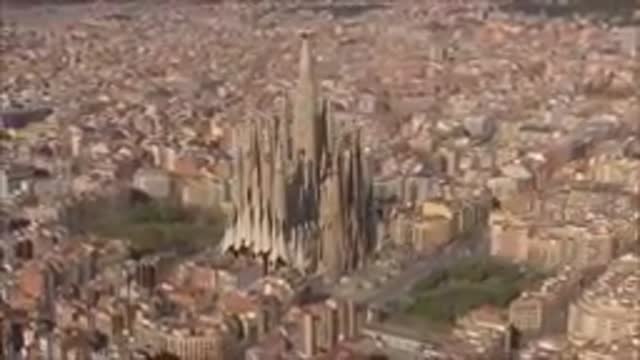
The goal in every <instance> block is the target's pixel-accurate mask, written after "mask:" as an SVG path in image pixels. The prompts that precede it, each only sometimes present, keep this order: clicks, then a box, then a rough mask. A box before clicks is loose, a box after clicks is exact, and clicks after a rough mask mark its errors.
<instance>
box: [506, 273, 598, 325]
mask: <svg viewBox="0 0 640 360" xmlns="http://www.w3.org/2000/svg"><path fill="white" fill-rule="evenodd" d="M598 273H599V269H593V270H591V271H586V272H580V271H575V270H574V269H572V268H571V267H565V268H564V269H562V270H561V271H560V272H559V273H558V274H557V275H555V276H553V277H550V278H547V279H545V280H544V281H543V282H542V284H540V286H539V287H538V288H536V289H532V290H529V291H525V292H523V293H522V294H521V295H520V296H519V297H518V298H517V299H516V300H514V301H513V302H512V303H511V304H510V306H509V321H510V323H511V324H512V325H513V327H514V328H515V329H517V330H518V331H519V332H520V333H521V334H522V335H523V336H525V337H529V336H534V337H535V336H539V335H552V334H562V333H564V332H565V331H566V328H567V309H568V306H569V304H570V302H571V301H572V300H573V299H575V298H576V297H577V296H578V294H579V293H580V291H581V289H582V286H583V285H584V284H588V283H589V282H591V281H592V279H593V278H594V277H595V276H596V275H597V274H598Z"/></svg>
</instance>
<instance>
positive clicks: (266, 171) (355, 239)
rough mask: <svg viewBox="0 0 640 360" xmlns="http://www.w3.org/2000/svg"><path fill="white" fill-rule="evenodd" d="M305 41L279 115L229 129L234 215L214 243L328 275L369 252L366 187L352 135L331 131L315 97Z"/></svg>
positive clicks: (323, 104)
mask: <svg viewBox="0 0 640 360" xmlns="http://www.w3.org/2000/svg"><path fill="white" fill-rule="evenodd" d="M309 42H310V39H309V36H308V35H303V38H302V50H301V54H300V69H299V71H300V73H299V79H298V84H297V88H296V89H295V91H294V93H293V94H292V96H291V97H290V100H288V101H285V104H284V107H283V110H282V111H281V112H280V114H278V116H274V117H271V118H269V119H268V120H266V121H257V122H252V123H251V125H249V126H248V127H247V128H242V129H241V130H239V131H237V132H236V134H235V137H234V138H235V141H236V147H237V149H236V151H237V152H236V157H235V159H234V161H235V163H234V178H233V182H232V184H233V203H234V215H233V218H232V219H231V223H230V226H229V227H228V228H227V230H226V233H225V235H224V238H223V241H222V246H223V249H224V250H226V251H249V252H250V253H252V254H254V255H256V256H260V257H263V259H264V260H265V261H267V263H268V264H270V265H272V266H275V265H276V264H285V265H287V266H292V267H294V268H296V269H297V270H299V271H301V272H304V273H309V272H322V273H324V274H325V275H329V276H330V277H334V278H335V277H339V276H340V275H341V274H344V273H348V272H350V271H353V270H355V269H356V268H358V267H359V266H361V265H362V263H363V262H364V261H365V259H366V257H367V255H368V254H369V253H370V251H372V249H373V243H374V241H375V230H374V229H375V221H374V216H375V215H374V213H373V212H372V209H373V206H372V202H373V197H372V184H371V182H370V181H369V177H368V174H367V167H366V166H365V161H364V158H363V153H362V145H361V141H360V136H359V134H358V133H352V134H349V135H346V134H338V133H337V132H338V131H337V129H336V126H335V125H336V123H335V122H334V121H333V119H332V117H331V111H330V106H329V103H328V102H327V101H320V100H319V98H318V96H317V95H318V87H317V84H316V80H315V78H314V64H313V57H312V54H311V49H310V44H309Z"/></svg>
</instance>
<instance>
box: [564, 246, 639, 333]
mask: <svg viewBox="0 0 640 360" xmlns="http://www.w3.org/2000/svg"><path fill="white" fill-rule="evenodd" d="M638 294H640V258H639V257H638V256H637V255H632V254H628V255H625V256H623V257H621V258H619V259H617V260H615V261H614V262H613V263H611V264H610V265H609V267H608V269H607V271H606V272H605V273H604V274H603V275H602V276H600V277H599V278H598V279H597V281H596V282H595V283H594V284H593V285H592V286H590V287H589V288H587V289H586V290H585V291H584V293H583V294H582V296H580V297H579V298H578V299H577V301H575V302H574V303H573V304H572V305H571V307H570V311H569V329H568V335H569V339H570V341H571V342H572V343H573V344H574V345H576V346H580V345H583V344H585V343H588V342H590V341H594V342H598V343H604V344H612V343H614V342H616V341H618V340H621V339H625V338H627V337H630V336H636V335H637V334H639V333H640V296H638Z"/></svg>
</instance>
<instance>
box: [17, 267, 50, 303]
mask: <svg viewBox="0 0 640 360" xmlns="http://www.w3.org/2000/svg"><path fill="white" fill-rule="evenodd" d="M43 285H44V278H43V276H42V272H41V269H40V266H38V263H36V262H30V263H28V264H27V265H26V266H25V267H24V268H23V269H22V270H21V271H20V274H19V275H18V286H19V288H20V290H21V291H22V292H23V293H24V294H25V295H27V296H29V297H33V298H39V297H40V295H41V294H42V288H43Z"/></svg>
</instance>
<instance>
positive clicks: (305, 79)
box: [293, 31, 320, 161]
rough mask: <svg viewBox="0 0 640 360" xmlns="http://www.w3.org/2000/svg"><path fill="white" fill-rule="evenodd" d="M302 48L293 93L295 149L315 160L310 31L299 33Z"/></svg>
mask: <svg viewBox="0 0 640 360" xmlns="http://www.w3.org/2000/svg"><path fill="white" fill-rule="evenodd" d="M301 38H302V49H301V51H300V64H299V74H298V84H297V88H296V90H295V94H294V113H293V115H294V119H293V121H294V131H295V137H296V138H295V140H294V141H295V142H296V150H297V151H303V152H304V153H305V156H306V157H307V159H310V160H314V161H317V160H318V159H317V157H318V156H319V153H318V152H319V150H320V148H319V145H320V143H319V138H318V136H319V131H318V130H319V126H318V120H319V119H318V109H317V106H318V103H317V98H316V96H317V93H316V92H317V88H316V79H315V74H314V60H313V55H312V54H311V44H310V42H311V39H310V38H311V33H309V32H308V31H304V32H302V33H301Z"/></svg>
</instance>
